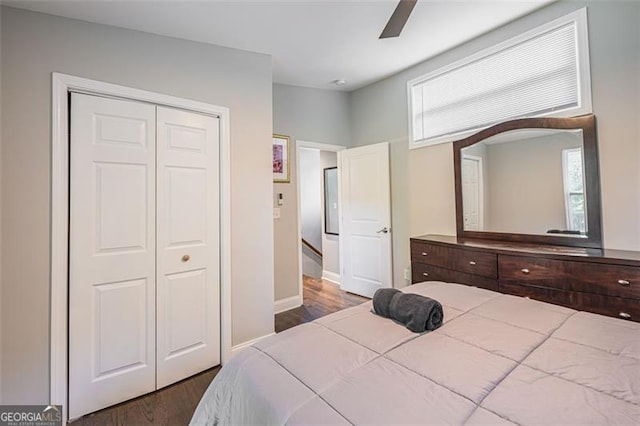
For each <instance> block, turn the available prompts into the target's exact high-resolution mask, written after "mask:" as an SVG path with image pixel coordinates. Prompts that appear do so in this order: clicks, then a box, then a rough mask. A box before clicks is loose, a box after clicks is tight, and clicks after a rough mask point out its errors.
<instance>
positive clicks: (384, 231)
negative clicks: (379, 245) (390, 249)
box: [376, 226, 391, 234]
mask: <svg viewBox="0 0 640 426" xmlns="http://www.w3.org/2000/svg"><path fill="white" fill-rule="evenodd" d="M389 231H391V229H389V228H387V227H386V226H385V227H384V228H382V229H379V230H377V231H376V234H386V233H387V232H389Z"/></svg>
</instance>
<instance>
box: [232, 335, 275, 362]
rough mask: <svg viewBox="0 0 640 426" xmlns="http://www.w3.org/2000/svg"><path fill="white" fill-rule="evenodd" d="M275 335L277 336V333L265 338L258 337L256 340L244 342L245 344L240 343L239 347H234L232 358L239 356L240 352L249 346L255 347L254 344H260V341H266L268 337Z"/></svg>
mask: <svg viewBox="0 0 640 426" xmlns="http://www.w3.org/2000/svg"><path fill="white" fill-rule="evenodd" d="M274 334H276V333H269V334H265V335H264V336H260V337H257V338H255V339H252V340H249V341H248V342H244V343H240V344H239V345H235V346H234V347H232V348H231V357H233V356H234V355H237V354H238V352H240V351H241V350H243V349H246V348H248V347H249V346H251V345H253V344H254V343H258V342H259V341H260V340H262V339H266V338H267V337H271V336H273V335H274Z"/></svg>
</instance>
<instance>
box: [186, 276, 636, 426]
mask: <svg viewBox="0 0 640 426" xmlns="http://www.w3.org/2000/svg"><path fill="white" fill-rule="evenodd" d="M403 291H406V292H409V293H418V294H422V295H425V296H428V297H431V298H434V299H436V300H439V301H440V302H441V303H442V305H443V307H444V316H445V323H444V325H443V326H442V327H440V328H439V329H438V330H436V331H433V332H429V333H423V334H416V333H412V332H410V331H409V330H407V329H406V328H405V327H403V326H402V325H401V324H398V323H395V322H393V321H392V320H389V319H385V318H382V317H379V316H377V315H375V314H373V313H372V312H371V303H370V302H368V303H365V304H363V305H360V306H357V307H354V308H350V309H346V310H344V311H340V312H338V313H335V314H333V315H329V316H326V317H323V318H321V319H319V320H316V321H314V322H312V323H309V324H304V325H301V326H298V327H295V328H292V329H290V330H287V331H285V332H283V333H280V334H278V335H275V336H272V337H270V338H267V339H264V340H262V341H260V342H259V343H258V344H255V345H254V346H252V347H250V348H248V349H246V350H244V351H242V352H241V353H239V354H238V355H236V356H235V357H234V358H233V359H232V360H231V361H230V362H229V363H228V364H227V365H225V366H224V368H222V370H221V371H220V373H218V375H217V376H216V378H215V380H214V381H213V383H212V384H211V386H210V387H209V389H208V390H207V392H206V393H205V395H204V396H203V398H202V401H201V402H200V404H199V406H198V408H197V410H196V412H195V414H194V416H193V419H192V423H193V424H225V425H226V424H238V425H240V424H242V425H246V424H349V423H351V424H385V425H390V424H512V423H515V424H546V425H549V424H580V425H586V424H640V324H638V323H631V322H627V321H623V320H619V319H614V318H607V317H603V316H600V315H595V314H590V313H584V312H577V311H574V310H572V309H567V308H563V307H560V306H555V305H550V304H547V303H542V302H537V301H533V300H529V299H526V298H521V297H515V296H509V295H503V294H500V293H495V292H492V291H488V290H483V289H479V288H475V287H467V286H463V285H456V284H445V283H439V282H427V283H422V284H416V285H413V286H410V287H408V288H406V289H404V290H403Z"/></svg>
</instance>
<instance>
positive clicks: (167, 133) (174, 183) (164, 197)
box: [157, 107, 220, 388]
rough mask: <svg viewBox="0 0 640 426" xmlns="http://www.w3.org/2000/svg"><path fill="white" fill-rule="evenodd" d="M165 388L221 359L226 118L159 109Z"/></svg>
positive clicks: (160, 355)
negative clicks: (222, 134) (222, 127)
mask: <svg viewBox="0 0 640 426" xmlns="http://www.w3.org/2000/svg"><path fill="white" fill-rule="evenodd" d="M157 118H158V139H157V151H158V152H157V157H158V163H157V167H158V171H157V176H158V181H157V185H158V191H157V197H158V199H157V203H158V204H157V220H158V234H157V239H158V241H157V242H158V253H157V256H158V263H157V264H158V271H157V274H158V284H157V285H158V289H157V291H158V293H157V297H158V316H157V333H158V334H157V380H158V388H161V387H163V386H167V385H169V384H171V383H174V382H176V381H178V380H181V379H183V378H185V377H188V376H190V375H193V374H195V373H198V372H200V371H202V370H205V369H207V368H210V367H213V366H215V365H218V364H219V363H220V312H219V310H220V279H219V277H220V271H219V269H220V266H219V171H218V164H219V160H218V155H219V120H218V119H217V118H215V117H210V116H205V115H200V114H196V113H191V112H187V111H182V110H175V109H171V108H163V107H158V109H157Z"/></svg>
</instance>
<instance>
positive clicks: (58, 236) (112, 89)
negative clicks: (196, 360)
mask: <svg viewBox="0 0 640 426" xmlns="http://www.w3.org/2000/svg"><path fill="white" fill-rule="evenodd" d="M51 80H52V93H51V94H52V97H51V113H52V115H51V339H50V363H51V365H50V395H49V401H50V404H52V405H62V406H63V423H66V421H67V415H68V411H67V408H68V405H67V401H68V384H67V357H68V346H67V344H68V341H67V330H68V322H67V311H68V304H67V298H68V266H67V265H68V261H69V259H68V247H69V238H68V231H69V208H68V205H69V97H68V93H69V92H70V91H74V92H81V93H88V94H94V95H98V96H109V97H117V98H125V99H130V100H136V101H142V102H150V103H153V104H157V105H164V106H169V107H173V108H181V109H186V110H190V111H194V112H199V113H204V114H211V115H215V116H218V117H219V118H220V288H221V290H220V291H221V295H220V300H221V306H220V315H221V318H220V319H221V330H220V332H221V342H220V347H221V352H222V353H221V359H222V363H223V364H224V363H226V362H227V360H229V359H230V357H231V186H230V185H231V173H230V165H231V153H230V148H231V147H230V136H229V128H230V119H229V114H230V111H229V108H226V107H221V106H216V105H210V104H207V103H203V102H198V101H192V100H188V99H182V98H177V97H174V96H169V95H163V94H159V93H154V92H148V91H145V90H139V89H134V88H131V87H126V86H120V85H116V84H111V83H104V82H100V81H95V80H89V79H86V78H81V77H75V76H71V75H66V74H60V73H52V78H51Z"/></svg>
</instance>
